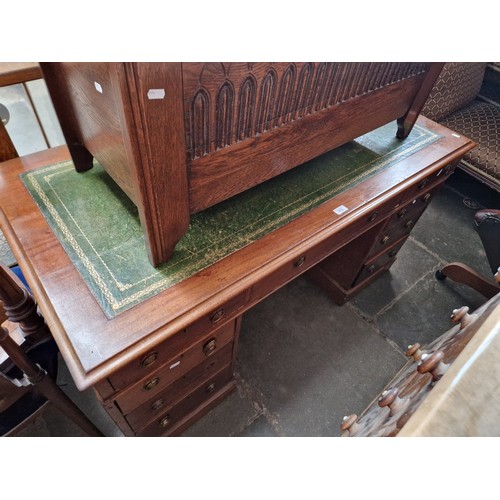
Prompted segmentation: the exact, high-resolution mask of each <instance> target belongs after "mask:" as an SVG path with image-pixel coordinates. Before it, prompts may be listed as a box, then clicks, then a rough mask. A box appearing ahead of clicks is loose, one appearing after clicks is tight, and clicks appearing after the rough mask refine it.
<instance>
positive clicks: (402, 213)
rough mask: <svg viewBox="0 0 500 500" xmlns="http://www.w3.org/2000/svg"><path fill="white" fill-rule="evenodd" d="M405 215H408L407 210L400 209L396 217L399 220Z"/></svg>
mask: <svg viewBox="0 0 500 500" xmlns="http://www.w3.org/2000/svg"><path fill="white" fill-rule="evenodd" d="M407 213H408V209H407V208H402V209H401V210H400V211H399V212H398V217H399V218H401V217H404V216H405V215H406V214H407Z"/></svg>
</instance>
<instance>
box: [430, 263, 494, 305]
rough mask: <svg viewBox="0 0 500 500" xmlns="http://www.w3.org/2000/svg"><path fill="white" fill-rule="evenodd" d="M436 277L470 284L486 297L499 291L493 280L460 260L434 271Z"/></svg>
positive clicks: (489, 297) (490, 296)
mask: <svg viewBox="0 0 500 500" xmlns="http://www.w3.org/2000/svg"><path fill="white" fill-rule="evenodd" d="M436 278H437V279H438V280H444V279H446V278H450V279H451V280H453V281H455V282H457V283H462V284H464V285H467V286H470V287H471V288H472V289H474V290H476V291H477V292H479V293H480V294H481V295H484V296H485V297H486V298H488V299H491V298H492V297H493V296H495V295H496V294H497V293H499V292H500V286H499V285H498V284H497V283H495V281H493V280H489V279H487V278H485V277H484V276H482V275H481V274H479V273H477V272H476V271H474V269H472V268H471V267H469V266H467V265H465V264H462V263H461V262H452V263H451V264H448V265H447V266H445V267H443V269H441V270H440V271H436Z"/></svg>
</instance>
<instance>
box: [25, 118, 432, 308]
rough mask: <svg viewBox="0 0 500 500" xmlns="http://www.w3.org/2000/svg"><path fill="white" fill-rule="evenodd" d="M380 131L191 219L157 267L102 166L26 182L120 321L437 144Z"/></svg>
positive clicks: (28, 177) (63, 166)
mask: <svg viewBox="0 0 500 500" xmlns="http://www.w3.org/2000/svg"><path fill="white" fill-rule="evenodd" d="M395 132H396V125H395V124H394V123H391V124H388V125H386V126H384V127H381V128H379V129H377V130H375V131H373V132H370V133H369V134H366V135H364V136H362V137H360V138H358V139H357V140H355V141H352V142H350V143H348V144H346V145H344V146H342V147H340V148H337V149H335V150H334V151H331V152H329V153H327V154H325V155H322V156H320V157H318V158H316V159H314V160H312V161H310V162H308V163H305V164H304V165H301V166H300V167H297V168H295V169H293V170H291V171H289V172H287V173H285V174H283V175H281V176H279V177H275V178H273V179H271V180H270V181H268V182H265V183H263V184H260V185H259V186H256V187H255V188H253V189H250V190H248V191H246V192H243V193H242V194H240V195H238V196H236V197H234V198H232V199H229V200H227V201H225V202H223V203H220V204H218V205H216V206H214V207H211V208H209V209H207V210H205V211H203V212H201V213H199V214H196V215H192V216H191V222H190V227H189V230H188V232H187V233H186V235H185V236H184V238H183V239H182V240H181V241H180V242H179V244H178V245H177V247H176V250H175V253H174V256H173V257H172V259H171V260H170V261H168V262H167V263H166V264H163V265H162V266H161V267H159V268H156V269H155V268H153V267H152V266H151V264H150V263H149V261H148V257H147V253H146V249H145V245H144V235H143V232H142V229H141V227H140V223H139V217H138V214H137V209H136V207H135V206H134V205H133V203H132V202H131V201H130V200H129V199H128V197H127V196H126V195H125V194H124V193H123V192H122V191H121V190H120V188H119V187H118V186H117V185H116V184H115V183H114V182H113V180H112V179H111V178H110V177H109V176H108V175H107V174H106V172H105V171H104V170H103V169H102V167H100V166H99V165H98V164H95V166H94V168H93V169H91V170H89V171H87V172H85V173H77V172H76V171H75V170H74V167H73V164H72V163H71V162H63V163H59V164H55V165H51V166H48V167H44V168H41V169H39V170H36V171H32V172H28V173H26V174H23V176H22V179H23V182H24V184H25V186H26V187H27V189H28V190H29V191H30V193H31V195H32V196H33V198H34V200H35V201H36V203H37V205H38V206H39V208H40V210H41V211H42V213H43V215H44V216H45V218H46V219H47V221H48V223H49V225H50V227H51V228H52V230H53V231H54V233H55V235H56V236H57V238H58V239H59V241H60V242H61V244H62V246H63V247H64V249H65V251H66V252H67V253H68V255H69V256H70V258H71V260H72V262H73V263H74V265H75V267H76V268H77V269H78V271H79V273H80V274H81V276H82V278H83V279H84V280H85V282H86V284H87V285H88V287H89V289H90V290H91V291H92V293H93V295H94V296H95V298H96V300H97V301H98V303H99V304H100V306H101V307H102V309H103V311H104V312H105V314H106V315H107V316H108V317H109V318H111V317H114V316H116V315H117V314H119V313H121V312H123V311H125V310H127V309H129V308H131V307H132V306H134V305H136V304H138V303H140V302H142V301H143V300H146V299H148V298H149V297H152V296H153V295H155V294H157V293H159V292H161V291H163V290H165V289H166V288H169V287H171V286H173V285H175V284H176V283H178V282H180V281H182V280H184V279H186V278H187V277H189V276H191V275H192V274H194V273H196V272H198V271H200V270H202V269H204V268H206V267H208V266H210V265H211V264H213V263H215V262H217V261H218V260H220V259H223V258H224V257H226V256H227V255H229V254H231V253H233V252H235V251H237V250H239V249H241V248H243V247H244V246H246V245H248V244H250V243H252V242H253V241H255V240H257V239H259V238H261V237H262V236H264V235H265V234H267V233H269V232H271V231H273V230H275V229H277V228H279V227H281V226H283V225H285V224H287V223H288V222H290V221H291V220H293V219H295V218H297V217H299V216H300V215H302V214H304V213H306V212H307V211H309V210H312V209H313V208H314V207H317V206H318V205H320V204H321V203H323V202H325V201H327V200H329V199H330V198H332V197H333V196H335V195H336V194H338V193H340V192H342V191H345V190H346V189H348V188H350V187H352V186H355V185H356V184H358V183H360V182H362V181H364V180H366V179H368V178H370V177H371V176H373V175H375V174H376V173H377V172H380V171H381V170H383V169H386V168H388V167H390V166H391V165H394V164H395V163H397V162H398V161H400V160H401V159H403V158H406V157H408V156H410V155H411V154H413V153H414V152H416V151H418V150H420V149H422V148H423V147H425V146H427V145H428V144H430V143H431V142H434V141H435V140H437V139H438V137H439V136H438V135H437V134H436V133H434V132H432V131H430V130H428V129H426V128H424V127H422V126H419V125H416V126H415V127H414V129H413V131H412V133H411V134H410V136H409V137H408V138H407V139H405V140H403V141H401V140H399V139H397V138H396V137H395Z"/></svg>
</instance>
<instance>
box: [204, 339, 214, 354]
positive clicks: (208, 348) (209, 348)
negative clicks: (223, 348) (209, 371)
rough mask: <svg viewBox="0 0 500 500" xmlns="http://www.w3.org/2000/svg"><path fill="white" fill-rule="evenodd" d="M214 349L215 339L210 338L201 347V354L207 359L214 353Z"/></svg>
mask: <svg viewBox="0 0 500 500" xmlns="http://www.w3.org/2000/svg"><path fill="white" fill-rule="evenodd" d="M215 349H217V341H216V340H215V338H212V339H210V340H209V341H208V342H206V343H205V344H204V345H203V354H205V356H207V357H208V356H211V355H212V354H213V353H214V352H215Z"/></svg>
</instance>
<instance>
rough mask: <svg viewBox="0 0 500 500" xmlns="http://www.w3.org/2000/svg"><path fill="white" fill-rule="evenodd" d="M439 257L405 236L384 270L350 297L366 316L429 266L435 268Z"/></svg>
mask: <svg viewBox="0 0 500 500" xmlns="http://www.w3.org/2000/svg"><path fill="white" fill-rule="evenodd" d="M439 262H440V261H439V260H438V259H437V258H436V257H435V256H433V255H431V254H430V253H429V252H427V251H426V250H425V249H424V248H422V247H420V246H419V245H417V244H415V243H414V242H413V241H411V240H407V241H406V242H405V244H404V245H403V248H402V249H401V250H400V252H399V253H398V257H397V259H396V262H395V263H394V264H393V266H392V267H391V268H390V269H389V271H388V272H386V273H384V274H383V275H382V276H381V277H380V278H379V279H377V280H376V281H374V282H373V283H372V284H371V285H370V286H368V287H367V288H365V289H364V290H363V291H362V292H361V293H360V294H359V295H357V296H355V297H354V298H353V300H352V304H354V305H355V306H356V307H357V308H359V310H360V311H361V312H362V314H363V316H365V317H367V318H370V317H372V316H374V315H375V314H377V313H378V312H379V311H380V310H381V309H382V308H384V307H386V306H387V305H388V304H390V302H392V301H393V300H395V299H396V298H397V297H398V295H400V294H401V293H403V292H405V291H406V290H408V289H409V288H410V287H411V286H413V285H414V283H416V282H417V281H418V280H419V279H421V278H422V277H423V276H424V275H425V274H427V273H428V272H429V270H436V269H438V268H439V267H440V266H439Z"/></svg>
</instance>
